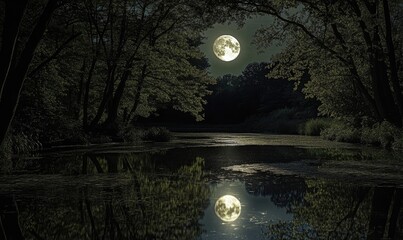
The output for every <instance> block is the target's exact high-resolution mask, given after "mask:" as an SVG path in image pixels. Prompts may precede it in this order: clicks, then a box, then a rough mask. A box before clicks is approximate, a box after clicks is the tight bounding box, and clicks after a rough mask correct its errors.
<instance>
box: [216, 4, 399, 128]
mask: <svg viewBox="0 0 403 240" xmlns="http://www.w3.org/2000/svg"><path fill="white" fill-rule="evenodd" d="M218 2H219V3H217V4H218V5H220V3H221V5H222V6H224V5H225V4H224V2H225V3H226V4H228V2H227V1H218ZM229 2H230V9H235V10H237V11H240V12H241V13H240V14H239V18H241V19H244V18H245V15H246V16H247V15H248V14H253V13H256V14H261V15H269V16H271V17H273V18H274V23H273V24H270V25H268V26H266V27H264V28H262V29H261V30H260V31H258V32H257V33H256V40H255V43H257V44H258V45H259V46H261V47H262V48H264V47H266V46H269V45H271V44H273V43H276V42H277V43H278V42H281V43H283V46H284V45H285V47H284V49H283V50H282V52H281V53H280V54H277V55H276V56H275V57H274V58H272V63H271V65H270V66H271V67H273V71H271V72H270V74H269V75H270V76H271V77H274V78H284V79H289V80H293V81H296V82H297V83H299V84H300V85H301V87H303V88H304V92H305V94H306V96H307V97H311V98H315V99H318V100H319V101H320V103H321V105H320V107H319V111H320V113H321V114H323V115H326V116H330V117H334V118H339V119H358V120H359V119H361V118H364V117H370V118H372V119H374V120H375V121H377V122H379V123H380V122H382V121H384V120H386V121H388V122H390V123H392V124H394V125H396V126H398V127H401V126H402V124H403V122H402V121H403V97H402V87H401V85H402V78H401V76H402V69H403V68H402V64H403V61H400V60H398V59H400V58H401V54H402V52H403V48H402V45H401V44H400V43H401V42H402V36H403V35H402V34H400V33H401V32H402V26H403V24H402V19H401V18H399V17H398V16H400V15H401V14H402V11H403V8H402V6H401V3H400V1H397V0H394V1H386V0H376V1H358V2H357V1H318V0H308V1H298V0H295V1H287V2H284V1H277V0H276V1H260V0H258V1H256V0H250V1H242V2H239V1H229ZM233 12H236V11H233ZM235 15H236V13H235ZM303 74H309V76H310V81H309V82H308V83H303V82H299V80H300V79H301V76H303Z"/></svg>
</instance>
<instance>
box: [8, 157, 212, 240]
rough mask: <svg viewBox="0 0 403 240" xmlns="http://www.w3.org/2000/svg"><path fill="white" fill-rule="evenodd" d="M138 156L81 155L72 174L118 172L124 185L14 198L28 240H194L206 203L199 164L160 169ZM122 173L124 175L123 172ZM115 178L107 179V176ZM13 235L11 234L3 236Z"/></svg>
mask: <svg viewBox="0 0 403 240" xmlns="http://www.w3.org/2000/svg"><path fill="white" fill-rule="evenodd" d="M148 160H149V159H147V158H144V157H143V156H139V155H133V154H127V155H120V156H118V155H113V154H112V155H110V156H108V155H103V156H84V157H83V158H81V159H80V160H79V162H81V163H82V164H78V167H75V170H74V172H76V171H79V172H81V173H82V174H93V173H106V172H108V173H117V172H119V173H120V174H118V175H122V174H124V175H125V176H126V177H127V178H130V180H129V184H128V185H126V186H118V187H111V186H110V185H108V184H104V185H102V184H103V183H102V182H100V184H101V185H102V186H101V187H99V188H97V187H96V186H92V185H87V186H85V185H84V186H80V187H77V189H75V190H76V191H75V192H71V193H70V192H69V193H67V192H64V194H67V195H66V196H58V195H56V196H54V195H52V193H48V194H49V196H48V197H46V196H45V197H46V199H44V198H43V197H44V196H41V198H40V199H36V198H35V197H33V198H29V199H28V200H27V199H23V198H18V196H17V197H16V205H18V209H19V219H20V226H21V229H22V232H23V234H24V236H25V237H26V238H27V239H194V238H196V237H197V236H198V235H200V234H201V226H200V225H199V223H198V220H199V219H200V218H201V216H202V214H203V211H204V208H205V207H206V206H207V204H208V198H209V194H210V193H209V187H208V184H207V183H206V182H205V180H204V178H203V174H202V173H203V172H202V171H203V165H204V160H202V159H200V158H198V159H196V160H195V161H194V162H193V163H191V164H188V165H184V166H182V167H178V168H177V169H176V170H171V171H163V172H161V169H160V168H159V167H157V166H156V165H155V163H154V162H152V161H148ZM122 172H126V173H122ZM114 175H116V174H112V175H107V176H106V177H108V178H112V181H113V177H114ZM7 234H9V235H10V234H11V236H12V234H13V233H7Z"/></svg>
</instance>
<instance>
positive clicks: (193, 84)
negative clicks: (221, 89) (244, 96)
mask: <svg viewBox="0 0 403 240" xmlns="http://www.w3.org/2000/svg"><path fill="white" fill-rule="evenodd" d="M128 9H130V10H128ZM86 13H87V15H88V16H89V19H88V26H87V32H88V36H89V39H88V40H89V41H90V43H91V45H92V49H93V50H92V53H91V55H92V62H91V65H90V68H89V69H87V71H88V77H87V80H86V83H85V84H84V85H85V89H84V91H83V92H84V102H83V123H84V127H86V128H87V130H97V129H98V130H100V129H106V130H107V131H109V130H111V131H112V132H115V131H116V126H117V125H118V124H119V123H122V122H124V124H128V123H130V122H134V119H135V118H136V117H135V116H145V117H147V116H149V114H150V113H152V112H155V110H156V109H158V108H159V107H160V106H161V105H162V104H170V105H172V106H173V107H174V108H176V109H178V110H181V111H184V112H189V113H191V114H192V115H194V116H195V117H196V118H200V117H202V115H201V112H202V106H203V104H204V100H203V97H204V96H205V95H206V94H207V93H208V91H207V90H206V86H207V85H208V84H211V83H212V82H213V81H212V80H211V79H210V78H209V77H208V76H207V74H206V72H205V71H204V69H198V68H197V67H196V66H194V65H193V64H191V61H192V60H193V59H200V58H202V57H203V55H202V54H201V53H200V51H199V50H198V49H197V47H198V45H192V43H193V42H194V41H195V39H198V38H200V32H201V30H202V29H204V28H205V27H206V25H205V24H204V23H203V22H201V21H200V19H198V18H195V16H196V15H195V13H194V11H193V8H192V7H190V6H189V3H188V2H185V1H154V2H151V1H144V0H138V1H133V2H127V1H125V2H117V1H104V2H98V3H95V2H93V1H87V5H86ZM94 39H96V40H95V41H94ZM97 71H98V72H100V71H102V72H103V74H102V75H97V76H95V75H94V72H97ZM91 85H98V86H100V85H101V86H102V85H103V89H91V88H90V86H91ZM91 90H92V94H90V91H91ZM99 93H101V94H99ZM90 95H92V97H91V96H90ZM91 99H92V100H91ZM90 101H92V102H93V103H95V104H96V105H97V107H96V109H95V110H89V109H88V108H89V104H88V103H89V102H90ZM130 102H132V103H130ZM91 105H93V104H91ZM89 115H93V117H92V119H89Z"/></svg>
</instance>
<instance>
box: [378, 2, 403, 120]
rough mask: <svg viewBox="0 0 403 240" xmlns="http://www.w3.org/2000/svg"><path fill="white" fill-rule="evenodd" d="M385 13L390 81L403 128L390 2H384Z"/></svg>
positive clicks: (402, 105) (400, 91)
mask: <svg viewBox="0 0 403 240" xmlns="http://www.w3.org/2000/svg"><path fill="white" fill-rule="evenodd" d="M383 12H384V17H385V25H386V27H385V31H386V46H387V48H388V58H389V65H390V79H391V82H392V87H393V95H394V98H395V101H396V105H397V108H398V110H399V114H400V119H399V120H400V127H402V126H403V96H402V88H401V87H400V83H399V76H398V70H397V63H396V53H395V46H394V44H393V38H392V23H391V21H390V11H389V3H388V0H383Z"/></svg>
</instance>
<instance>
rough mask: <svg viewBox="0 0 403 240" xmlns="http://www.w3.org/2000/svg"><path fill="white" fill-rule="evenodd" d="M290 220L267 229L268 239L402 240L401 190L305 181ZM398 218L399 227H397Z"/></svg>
mask: <svg viewBox="0 0 403 240" xmlns="http://www.w3.org/2000/svg"><path fill="white" fill-rule="evenodd" d="M306 182H307V186H308V188H307V192H306V194H305V196H304V199H303V201H299V202H293V203H292V205H291V207H292V209H291V212H292V213H293V214H294V219H293V221H290V222H284V221H283V222H279V223H273V224H271V225H269V226H268V229H267V232H266V237H267V238H268V239H401V238H402V235H401V234H402V224H401V219H402V217H403V216H402V212H401V204H402V189H396V188H393V187H358V186H352V185H347V184H345V183H341V182H326V181H320V180H307V181H306ZM399 218H400V224H399Z"/></svg>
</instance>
